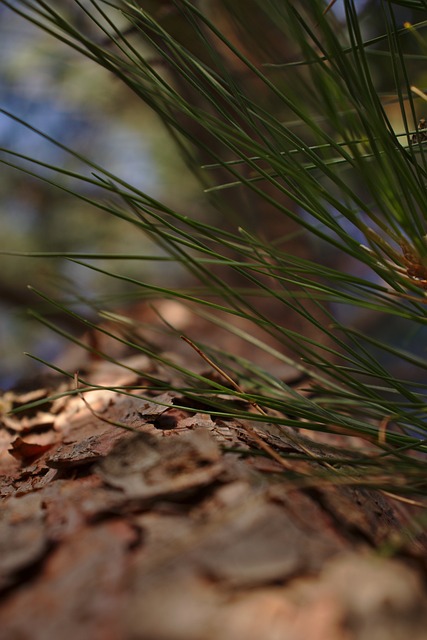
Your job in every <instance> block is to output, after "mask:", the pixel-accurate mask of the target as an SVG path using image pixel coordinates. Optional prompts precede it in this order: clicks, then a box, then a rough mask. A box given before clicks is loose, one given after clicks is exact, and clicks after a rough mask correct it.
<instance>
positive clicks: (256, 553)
mask: <svg viewBox="0 0 427 640" xmlns="http://www.w3.org/2000/svg"><path fill="white" fill-rule="evenodd" d="M147 366H148V365H147ZM115 371H116V373H117V370H113V369H112V368H111V367H110V368H109V369H108V371H107V372H106V378H105V379H108V380H109V383H110V384H111V379H112V377H113V376H114V375H115ZM123 375H124V374H123ZM103 379H104V378H103V376H102V367H101V365H100V364H99V363H97V371H96V381H97V384H98V383H99V384H102V380H103ZM123 379H126V383H127V384H129V385H132V383H133V382H134V381H135V379H136V374H132V373H131V372H127V373H126V376H124V378H123ZM31 398H33V399H34V398H35V399H42V400H43V398H47V396H46V393H45V391H43V390H42V391H41V392H40V393H39V394H37V393H36V394H35V395H33V396H31ZM86 398H87V402H88V404H85V403H84V402H83V401H82V400H81V398H79V397H78V395H73V396H69V397H64V398H61V402H60V404H56V405H55V410H54V411H52V412H50V413H49V411H47V413H49V415H50V418H51V419H50V420H46V422H43V421H42V422H43V425H46V426H42V422H40V421H39V423H38V426H36V425H35V423H34V429H30V430H29V431H26V430H25V429H23V428H20V425H19V421H20V418H19V415H20V414H15V416H14V418H13V420H14V425H13V426H12V423H10V422H8V420H5V421H3V426H2V429H1V430H0V443H1V446H2V448H3V450H2V453H1V455H0V468H1V470H2V471H4V473H3V474H2V476H1V480H0V494H1V495H2V496H3V505H2V511H1V514H0V551H1V553H0V591H1V594H2V596H1V599H0V628H1V638H2V640H3V639H5V640H15V639H16V638H20V639H22V640H51V638H57V637H60V638H61V640H75V638H76V637H78V638H79V639H82V640H136V639H138V640H139V639H147V640H148V639H149V640H219V639H220V640H235V639H236V638H238V639H240V638H245V640H282V639H284V638H285V639H288V638H289V639H290V640H306V639H307V638H310V640H385V639H387V640H389V638H390V639H392V640H406V639H407V638H411V640H412V639H414V640H422V639H423V638H424V637H425V629H426V628H427V606H426V605H427V590H426V587H425V575H424V574H423V571H424V569H423V567H425V565H426V563H425V557H426V555H427V551H426V545H425V543H424V542H423V539H422V537H420V538H419V539H415V538H414V537H412V538H411V537H410V536H409V535H408V534H407V525H408V521H409V516H408V514H407V513H406V511H405V509H404V508H402V507H401V506H399V505H397V503H396V502H395V501H393V500H392V499H390V498H389V497H388V496H387V495H385V494H383V493H381V492H378V491H375V490H372V489H369V490H367V489H362V488H359V487H356V486H353V487H345V486H338V485H337V486H334V485H333V484H329V485H328V484H327V483H318V485H317V486H316V485H315V483H312V484H311V485H310V486H308V485H307V486H304V484H301V485H300V486H299V487H298V485H297V484H295V482H294V477H293V475H292V465H294V466H295V473H296V472H297V471H298V469H300V466H299V465H301V464H302V463H301V461H300V460H298V459H297V456H296V455H295V460H294V459H293V458H292V454H301V449H299V448H298V440H295V441H294V442H292V438H290V439H286V438H285V439H283V440H280V438H281V434H280V433H279V432H278V431H277V429H273V428H271V429H270V430H268V429H266V430H263V425H262V424H261V423H258V424H257V426H256V429H257V433H258V434H259V435H260V437H263V438H264V439H265V441H266V442H268V443H269V444H270V446H272V447H275V449H276V450H277V451H281V452H282V453H284V454H286V455H288V456H289V457H288V458H287V462H288V463H289V470H288V469H283V468H282V467H281V466H280V465H279V464H277V461H275V460H272V459H270V458H268V457H266V456H265V455H263V456H260V455H259V454H260V452H259V451H257V450H256V448H255V445H254V441H253V439H252V438H251V437H250V434H249V435H248V433H247V432H245V429H244V426H243V425H242V423H240V422H238V421H232V420H225V419H223V418H218V417H216V416H215V415H210V414H209V409H208V407H206V406H203V407H201V406H195V405H194V403H193V406H192V404H191V402H188V403H187V402H186V398H185V396H184V395H183V394H178V393H170V392H164V393H162V392H154V391H150V390H149V389H146V390H145V391H144V392H142V390H138V389H133V390H132V392H131V393H126V394H123V393H120V392H118V391H111V390H99V391H94V392H91V393H88V394H86ZM15 401H16V402H18V400H16V398H15V400H14V402H15ZM48 406H50V407H51V408H52V407H53V406H54V403H51V404H50V405H48ZM186 407H187V408H186ZM38 411H39V409H34V413H33V416H30V415H25V412H24V414H23V416H22V420H24V418H25V420H26V421H27V422H26V424H27V426H28V424H29V423H28V420H29V419H30V417H31V419H33V418H34V417H36V416H37V414H38ZM39 415H40V414H39ZM118 424H119V425H121V426H117V425H118ZM129 428H130V430H129ZM276 431H277V433H276ZM17 438H20V439H21V441H24V442H25V441H26V440H27V439H28V442H27V445H28V447H30V448H29V449H28V450H27V453H25V449H24V450H22V451H21V453H20V454H19V455H18V451H19V447H23V444H22V442H21V441H20V440H17ZM14 441H15V444H13V442H14ZM301 442H303V445H304V446H306V440H304V441H301ZM316 446H318V445H316ZM316 446H314V445H313V451H314V452H316ZM31 447H33V449H31ZM11 454H14V455H15V457H13V455H11ZM331 455H333V453H331ZM304 464H305V467H304V468H306V467H307V468H310V465H311V466H312V468H313V469H315V466H316V464H318V463H316V460H315V459H313V461H311V462H309V463H304ZM399 535H400V536H403V537H402V540H403V539H404V540H405V543H404V544H403V543H402V544H401V545H400V546H399V545H397V546H398V547H399V548H401V550H402V553H401V554H398V557H396V558H394V559H386V558H380V557H379V556H378V554H377V550H378V549H383V548H384V545H387V543H388V542H389V541H390V540H396V536H397V537H399ZM405 536H407V537H405ZM408 556H409V559H408ZM414 560H416V561H417V566H415V564H412V563H413V562H414Z"/></svg>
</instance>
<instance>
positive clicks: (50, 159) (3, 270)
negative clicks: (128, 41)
mask: <svg viewBox="0 0 427 640" xmlns="http://www.w3.org/2000/svg"><path fill="white" fill-rule="evenodd" d="M248 3H250V4H251V6H252V5H253V6H252V9H253V10H254V11H248ZM11 4H13V3H11ZM16 4H18V3H16ZM59 4H61V6H62V7H63V8H64V10H66V11H67V13H68V14H69V15H70V16H73V15H74V19H75V20H76V21H77V23H79V21H81V24H80V27H81V29H84V30H87V32H88V35H91V29H93V26H91V24H90V22H89V21H88V20H87V19H85V17H84V14H83V12H82V11H81V9H80V8H79V7H78V5H77V4H76V3H75V2H73V1H72V0H62V1H61V3H58V5H59ZM83 4H85V3H83ZM86 4H90V3H86ZM225 4H227V3H225ZM141 5H144V7H146V8H147V9H148V10H153V11H154V12H157V14H158V16H159V20H164V21H165V22H166V23H168V24H169V27H170V25H171V24H173V28H174V29H175V30H176V33H177V37H178V39H179V38H182V39H183V40H185V38H186V37H188V35H187V34H186V33H185V25H183V24H180V22H179V18H178V16H177V14H176V13H174V6H173V3H172V2H169V1H168V0H162V2H158V1H156V2H155V1H154V0H152V1H147V2H142V0H141ZM217 5H218V6H217ZM220 5H221V2H220V0H211V2H210V7H211V9H212V8H213V11H214V12H215V11H218V12H219V14H218V15H220V12H221V6H220ZM255 5H256V2H255V0H234V2H233V8H234V12H235V13H239V11H241V12H242V13H245V15H247V16H249V17H248V19H251V17H252V20H253V23H254V24H256V22H257V14H256V10H255V9H256V7H255ZM357 6H358V9H359V11H360V13H361V17H362V26H363V28H364V30H365V35H370V36H372V37H373V36H375V35H377V34H379V33H382V32H383V28H382V25H381V22H380V18H381V12H379V11H376V6H377V2H376V1H375V0H371V1H369V0H368V1H366V2H364V1H362V0H361V1H360V2H358V3H357ZM332 11H333V14H331V19H334V20H336V21H337V25H338V26H339V25H340V23H341V20H342V19H343V2H342V1H337V2H336V3H335V4H334V6H333V9H332ZM421 13H422V12H419V11H418V12H416V15H415V14H414V13H413V12H411V11H409V10H408V9H405V8H403V7H402V8H401V9H397V16H398V19H399V20H401V22H402V25H403V23H404V22H406V21H408V22H410V21H413V20H420V19H421V18H422V15H421ZM424 13H426V12H424ZM332 16H333V17H332ZM118 26H119V27H120V25H118ZM93 36H94V37H99V34H98V33H96V35H95V32H94V34H93ZM135 37H136V38H137V37H138V36H137V35H136V36H135ZM278 37H279V35H278V34H269V36H268V37H267V38H266V40H270V44H271V41H272V40H273V39H274V38H278ZM408 42H409V45H408V46H414V47H415V48H416V46H417V43H416V42H415V41H414V42H413V45H411V43H410V41H409V40H408ZM139 44H140V46H142V47H144V44H143V43H142V44H141V43H139ZM187 44H188V46H192V44H193V43H191V42H190V43H188V41H187ZM243 44H244V43H243ZM258 44H259V45H260V52H259V56H260V59H262V55H263V54H262V48H263V44H265V42H264V43H263V42H259V43H258ZM194 46H196V45H195V43H194ZM280 47H282V49H283V60H285V59H286V57H287V56H288V57H289V56H291V55H292V51H291V50H290V48H289V45H288V44H287V43H284V42H282V43H281V44H280ZM280 47H279V48H280ZM146 53H147V55H148V56H149V55H151V52H150V51H149V50H148V49H147V52H146ZM253 55H254V56H256V55H257V52H253ZM373 64H375V65H376V70H377V79H378V88H379V90H380V91H383V92H384V93H385V94H386V92H387V90H389V89H390V87H391V86H392V84H391V80H392V76H391V70H390V69H389V68H388V66H387V58H384V57H381V56H378V57H377V58H375V60H374V62H373ZM416 65H417V63H416V61H414V74H415V73H416ZM424 75H425V70H424V69H419V74H418V81H419V85H420V86H421V87H422V86H423V85H426V84H427V81H426V82H424V83H423V76H424ZM171 80H172V81H175V80H176V79H175V78H172V79H171ZM0 96H1V107H2V108H3V109H4V110H6V111H8V112H11V113H12V114H14V116H16V117H17V118H19V119H22V120H23V121H26V122H28V123H30V124H31V125H32V126H34V127H35V128H37V129H40V130H41V131H43V132H44V133H46V134H47V135H48V136H49V137H52V138H54V139H56V140H59V141H60V142H61V143H62V144H63V145H65V146H69V147H71V148H72V149H74V150H76V151H77V153H78V154H80V155H82V156H86V157H88V158H90V159H92V160H94V161H95V162H100V163H101V164H102V166H103V167H104V168H106V169H107V170H109V171H111V172H112V173H113V174H115V175H118V176H119V177H120V178H122V179H124V180H126V181H128V182H129V183H131V184H133V185H135V186H137V187H138V188H140V189H141V190H144V191H146V192H147V193H148V194H149V195H150V196H152V197H154V198H158V199H159V200H161V201H162V202H166V203H171V204H172V205H173V207H174V208H176V209H178V210H181V211H182V212H185V213H186V214H188V215H197V216H201V217H203V216H210V217H212V216H214V215H215V213H214V211H215V206H214V204H215V203H212V202H208V201H207V200H206V198H205V197H204V196H203V190H202V188H201V186H200V183H198V182H197V180H196V179H195V177H194V175H193V174H192V172H191V171H190V170H189V169H188V167H186V165H185V164H184V162H183V160H182V159H181V157H180V154H179V153H178V152H177V150H176V147H175V146H174V144H173V142H171V140H170V138H169V136H168V133H167V131H166V130H165V128H164V127H163V125H162V124H161V123H160V121H159V120H158V119H157V117H156V116H155V115H154V114H153V113H152V111H150V110H149V109H148V108H147V107H145V106H144V105H143V104H142V103H141V102H140V101H139V100H138V99H137V98H136V97H135V96H134V95H132V94H131V93H130V92H129V91H127V90H126V88H124V87H123V86H122V85H121V84H120V83H119V82H118V81H117V80H115V79H114V78H112V76H111V75H110V74H109V73H108V72H106V71H105V70H103V69H100V68H99V67H97V66H96V65H95V64H92V63H91V62H90V61H88V60H86V59H84V58H83V57H82V56H81V55H80V54H79V53H77V52H74V51H73V50H71V49H70V48H68V47H67V46H65V45H62V44H61V43H60V42H58V41H57V40H56V39H54V38H52V37H49V36H48V35H46V34H45V33H44V32H43V31H42V30H40V29H38V28H37V27H35V26H34V25H31V24H30V23H29V22H27V21H26V20H24V19H23V18H22V17H19V16H17V15H16V14H14V13H13V12H12V11H10V10H9V9H8V8H7V7H5V6H4V5H3V4H0ZM393 108H396V121H398V119H399V115H398V111H399V110H398V106H395V107H393V105H391V106H390V113H391V112H392V109H393ZM396 126H397V127H399V122H396ZM0 147H2V148H3V149H4V148H6V149H11V150H14V151H17V152H19V153H21V154H23V155H26V156H30V157H35V158H37V159H38V160H41V161H43V162H45V163H47V164H52V165H58V166H61V167H63V168H65V169H67V170H69V171H75V172H77V173H85V174H87V175H89V172H88V170H87V168H86V167H85V165H84V164H83V163H81V162H80V161H79V160H78V158H76V157H74V156H72V155H70V154H68V153H66V151H64V150H63V149H60V148H58V147H57V146H55V145H53V144H52V143H50V142H49V141H47V140H46V139H43V138H41V137H40V136H38V135H37V134H35V133H33V132H31V131H29V130H28V129H27V128H26V127H24V126H23V125H22V124H20V123H19V122H17V121H16V120H13V119H11V118H10V117H8V116H7V115H3V114H2V115H0ZM2 156H3V158H4V159H6V160H8V159H10V160H11V161H12V162H13V161H14V159H13V157H8V156H7V154H6V155H5V154H4V153H3V154H2ZM24 166H26V167H28V168H29V169H30V170H31V167H30V165H29V164H25V163H24ZM39 172H41V173H42V175H45V177H46V178H48V179H52V177H53V179H55V175H54V174H52V172H48V171H47V170H46V171H44V170H43V169H39ZM67 186H68V187H69V188H70V189H71V190H72V188H73V181H72V180H71V179H69V178H67ZM85 188H86V192H85V195H87V196H88V197H89V198H90V197H96V196H97V195H99V194H97V193H95V192H94V188H93V187H90V185H87V186H86V187H85ZM226 197H228V198H230V200H229V202H228V207H229V210H231V209H233V208H234V209H236V208H239V207H240V209H241V210H243V209H244V210H245V211H247V215H248V216H249V217H250V216H251V212H250V206H249V205H248V203H243V204H242V205H240V204H236V201H235V200H233V198H236V195H235V194H231V193H230V195H229V196H226ZM245 207H246V209H245ZM222 210H223V211H224V209H222ZM255 215H256V211H255V214H254V217H255ZM263 224H264V226H265V225H267V227H268V225H271V233H272V234H273V235H274V234H275V233H276V230H275V229H274V225H275V222H274V217H273V216H270V217H268V216H265V217H263ZM0 225H1V226H0V231H1V234H0V237H1V243H0V248H1V249H2V250H5V251H19V252H31V251H32V252H34V251H36V252H45V251H71V252H73V251H74V252H90V253H98V252H101V253H129V254H132V253H142V252H146V253H147V254H154V253H156V252H158V251H159V249H158V248H156V247H154V246H152V245H151V243H150V240H149V238H145V237H143V236H142V235H141V234H135V233H133V232H132V228H129V225H127V224H126V223H125V222H122V221H120V220H118V219H116V218H114V217H112V216H108V215H106V214H105V213H102V212H100V211H98V210H97V209H96V208H95V207H93V206H91V205H89V204H87V203H85V202H83V201H82V200H79V199H76V198H75V197H73V196H72V195H70V194H67V193H66V192H64V191H60V190H58V189H57V188H55V187H53V186H51V185H50V184H48V183H47V182H42V181H40V180H38V179H36V178H33V177H31V176H30V175H28V174H25V173H22V172H20V171H18V170H16V169H13V168H10V167H7V166H6V165H2V170H1V180H0ZM255 226H256V223H255ZM266 233H268V228H267V229H266ZM311 250H312V251H319V252H320V253H321V248H319V247H317V248H313V249H311ZM97 264H98V265H99V266H101V267H102V266H108V265H107V264H106V265H103V263H102V261H101V263H99V262H97ZM0 265H1V267H0V359H1V366H0V388H9V387H11V386H13V385H14V384H16V382H17V381H18V380H19V379H20V378H22V377H27V376H28V375H30V374H31V373H33V371H34V370H35V369H34V368H35V367H36V364H35V363H34V362H33V361H32V360H30V359H29V358H28V357H26V356H24V355H23V351H28V352H31V353H34V354H35V355H38V356H40V357H42V358H43V359H46V360H50V359H53V358H55V357H56V356H57V355H58V353H59V352H60V351H61V349H63V342H62V341H61V340H60V339H59V338H58V337H57V336H56V335H55V334H54V333H53V332H52V331H50V330H49V329H47V328H44V327H43V326H42V325H40V324H39V323H37V322H35V321H34V320H32V319H31V318H29V317H28V314H27V309H28V308H33V309H38V308H40V310H41V311H43V305H42V303H41V302H40V300H39V299H38V297H37V296H36V295H35V294H34V293H33V292H32V291H30V290H29V289H28V288H27V285H31V286H33V287H34V288H36V289H41V290H42V291H43V292H45V293H47V294H50V293H51V294H52V295H55V294H56V292H57V291H58V288H59V290H61V291H62V292H65V293H66V292H67V289H69V290H70V291H71V290H74V289H75V288H76V284H77V287H78V291H79V292H80V293H81V296H82V309H83V310H84V312H85V313H87V314H89V315H90V313H91V310H90V308H89V307H88V306H87V305H86V303H85V302H84V299H85V298H89V299H97V300H100V301H101V303H102V304H103V305H104V306H106V305H108V304H109V303H111V304H112V306H113V307H116V308H117V307H119V306H120V304H121V299H122V300H123V301H124V300H125V298H126V293H127V292H126V287H125V285H123V283H119V282H115V281H114V280H112V279H107V278H104V277H102V276H101V275H100V274H96V272H94V271H91V270H88V269H84V268H81V267H79V266H78V265H76V264H74V263H72V262H70V261H67V260H58V259H55V260H54V259H44V258H39V259H35V258H25V257H16V256H7V255H1V256H0ZM159 268H161V269H163V270H164V273H163V276H166V277H167V278H168V285H169V286H170V284H171V279H175V280H176V282H177V283H178V282H179V281H180V278H181V277H182V274H181V273H180V272H179V271H178V272H177V271H176V267H173V268H172V267H170V266H168V264H167V263H164V264H163V266H161V267H160V266H159V263H157V264H156V265H155V266H153V264H150V263H149V262H142V261H137V262H131V261H129V264H127V265H126V272H127V273H128V274H129V275H131V276H132V275H133V276H135V277H138V278H140V279H143V280H146V281H150V280H151V279H152V278H155V277H157V275H158V274H156V273H153V269H159ZM168 269H169V271H168ZM62 321H63V322H71V321H70V320H68V321H66V320H65V319H64V318H62ZM68 329H69V330H71V331H73V330H77V329H75V328H73V327H72V326H70V327H67V330H68Z"/></svg>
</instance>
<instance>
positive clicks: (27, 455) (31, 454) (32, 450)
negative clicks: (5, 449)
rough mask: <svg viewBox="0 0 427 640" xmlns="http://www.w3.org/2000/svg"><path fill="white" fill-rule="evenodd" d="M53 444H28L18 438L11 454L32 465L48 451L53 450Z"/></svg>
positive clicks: (11, 448)
mask: <svg viewBox="0 0 427 640" xmlns="http://www.w3.org/2000/svg"><path fill="white" fill-rule="evenodd" d="M52 445H53V442H50V443H47V444H39V443H37V442H27V441H26V440H23V439H22V438H19V437H18V438H16V440H14V441H13V442H12V446H11V447H10V448H9V452H10V454H11V455H12V456H13V457H14V458H16V460H21V461H22V462H24V463H30V462H32V461H33V460H36V459H37V458H40V456H42V455H43V454H44V453H46V451H49V449H51V448H52Z"/></svg>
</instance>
